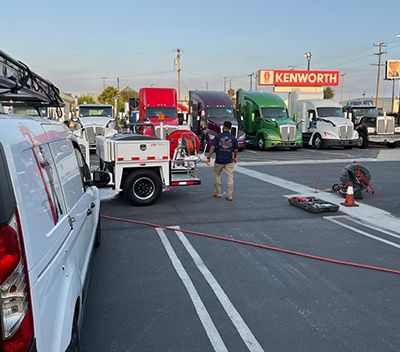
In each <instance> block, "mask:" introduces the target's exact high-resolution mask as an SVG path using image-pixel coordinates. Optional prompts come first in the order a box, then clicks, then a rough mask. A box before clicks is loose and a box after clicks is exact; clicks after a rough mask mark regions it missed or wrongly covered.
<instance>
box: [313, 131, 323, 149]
mask: <svg viewBox="0 0 400 352" xmlns="http://www.w3.org/2000/svg"><path fill="white" fill-rule="evenodd" d="M312 144H313V146H314V148H315V149H322V147H323V140H322V137H321V135H320V134H319V133H317V134H316V135H315V136H314V138H313V141H312Z"/></svg>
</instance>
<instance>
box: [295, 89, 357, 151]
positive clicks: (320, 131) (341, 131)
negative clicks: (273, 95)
mask: <svg viewBox="0 0 400 352" xmlns="http://www.w3.org/2000/svg"><path fill="white" fill-rule="evenodd" d="M289 116H290V117H292V118H293V119H294V120H295V121H297V125H298V126H299V129H300V130H301V131H302V135H303V145H304V146H306V145H308V146H312V147H315V148H317V149H322V148H329V147H344V148H352V147H357V143H358V133H357V132H356V131H355V130H354V124H353V122H352V121H350V120H349V119H346V118H345V116H344V113H343V109H342V106H341V105H340V104H339V103H337V102H335V101H333V100H331V99H323V93H322V92H317V93H314V92H312V93H309V92H306V93H304V92H292V93H290V95H289Z"/></svg>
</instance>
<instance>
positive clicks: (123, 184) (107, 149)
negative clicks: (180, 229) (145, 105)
mask: <svg viewBox="0 0 400 352" xmlns="http://www.w3.org/2000/svg"><path fill="white" fill-rule="evenodd" d="M146 125H147V126H146V127H148V125H150V124H146ZM151 126H152V128H153V131H155V130H154V126H153V125H151ZM142 127H143V126H142ZM188 132H190V131H188ZM184 133H185V132H183V134H184ZM190 133H191V132H190ZM195 137H196V136H195ZM196 138H197V137H196ZM197 152H198V151H195V152H194V153H193V150H192V152H191V150H190V148H188V147H187V143H186V137H185V138H182V139H180V140H179V141H178V144H177V147H176V148H174V150H173V153H172V157H171V153H170V141H169V140H166V139H160V138H158V137H156V136H155V133H154V136H145V135H142V134H136V133H128V132H127V133H114V134H111V135H106V136H97V154H98V156H99V158H100V170H101V171H102V172H103V173H104V172H107V173H108V174H109V175H110V179H111V180H110V182H109V185H111V186H112V187H113V188H114V189H115V190H117V191H120V192H121V191H123V192H124V195H125V196H126V197H127V198H128V199H129V200H130V201H131V202H132V203H134V204H136V205H150V204H153V203H154V202H155V201H156V200H157V199H158V198H159V197H160V195H161V192H162V190H163V188H166V187H175V186H192V185H199V184H200V183H201V181H200V179H199V178H198V177H197V162H198V161H199V155H198V153H197ZM100 174H101V172H100V173H98V172H94V178H95V179H96V178H98V177H101V176H99V175H100ZM104 180H105V183H107V178H106V177H105V178H104Z"/></svg>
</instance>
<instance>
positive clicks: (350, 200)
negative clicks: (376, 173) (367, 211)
mask: <svg viewBox="0 0 400 352" xmlns="http://www.w3.org/2000/svg"><path fill="white" fill-rule="evenodd" d="M340 204H342V205H344V206H345V207H358V204H356V202H355V201H354V190H353V185H352V184H351V183H349V184H348V185H347V193H346V199H345V201H344V203H340Z"/></svg>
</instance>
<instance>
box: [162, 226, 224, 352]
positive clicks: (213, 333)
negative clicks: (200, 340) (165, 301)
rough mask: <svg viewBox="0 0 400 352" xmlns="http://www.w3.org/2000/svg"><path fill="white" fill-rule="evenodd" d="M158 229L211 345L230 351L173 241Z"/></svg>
mask: <svg viewBox="0 0 400 352" xmlns="http://www.w3.org/2000/svg"><path fill="white" fill-rule="evenodd" d="M156 231H157V233H158V235H159V236H160V239H161V242H162V244H163V245H164V248H165V250H166V251H167V254H168V256H169V259H171V262H172V265H173V266H174V268H175V271H176V272H177V274H178V275H179V277H180V279H181V280H182V282H183V284H184V285H185V287H186V290H187V292H188V294H189V296H190V299H191V300H192V303H193V305H194V308H195V309H196V312H197V315H198V316H199V319H200V321H201V323H202V324H203V327H204V330H205V331H206V333H207V336H208V338H209V340H210V342H211V345H212V346H213V348H214V351H217V352H228V349H227V348H226V346H225V344H224V341H222V338H221V335H220V334H219V332H218V330H217V328H216V326H215V324H214V322H213V321H212V319H211V317H210V314H209V313H208V311H207V309H206V307H205V306H204V303H203V301H202V300H201V298H200V295H199V293H198V292H197V290H196V288H195V287H194V285H193V282H192V280H191V279H190V277H189V275H188V273H187V271H186V270H185V268H184V267H183V265H182V263H181V261H180V260H179V258H178V256H177V255H176V253H175V251H174V249H173V248H172V246H171V243H170V242H169V241H168V239H167V236H166V235H165V233H164V230H162V229H160V228H157V229H156Z"/></svg>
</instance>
